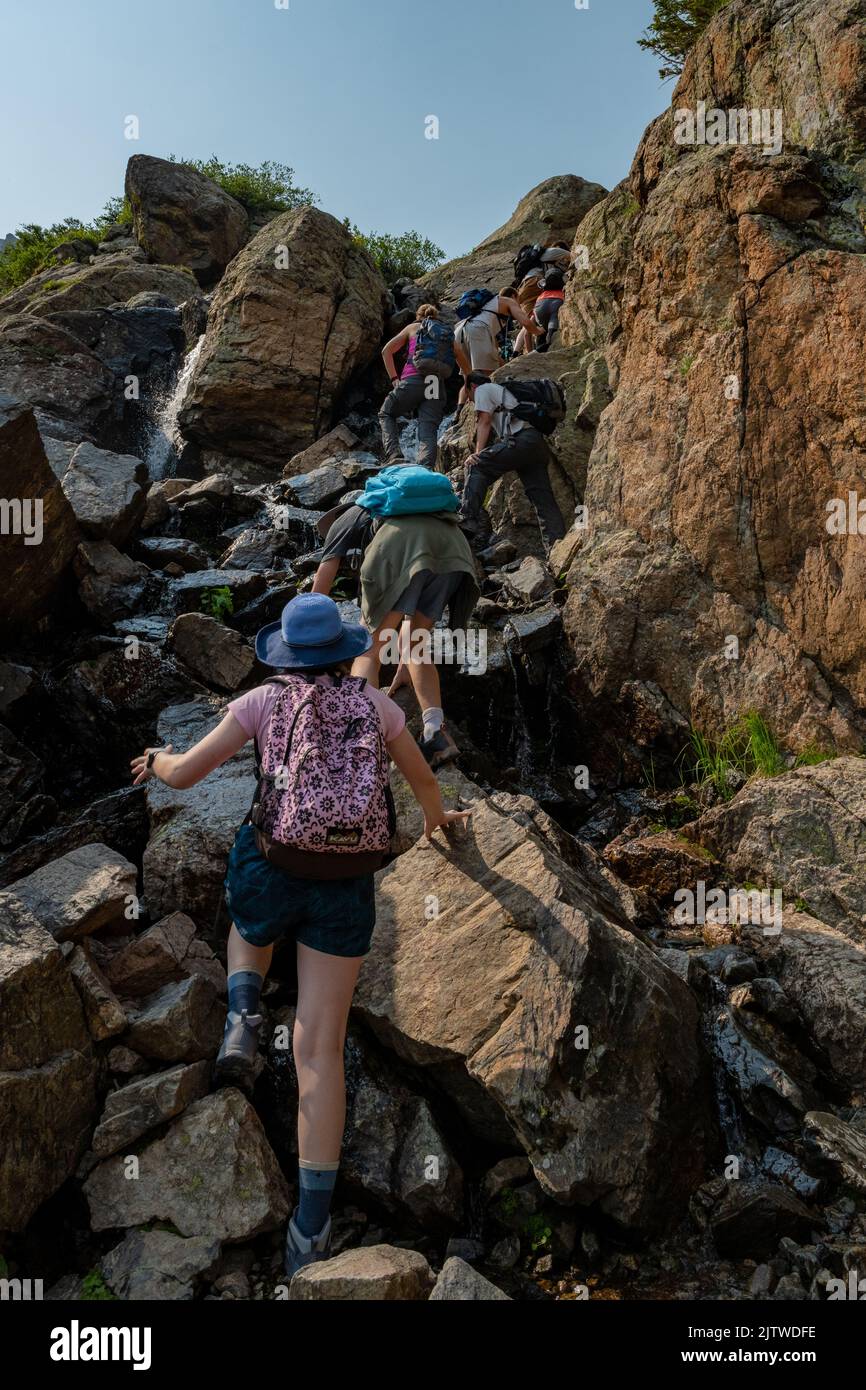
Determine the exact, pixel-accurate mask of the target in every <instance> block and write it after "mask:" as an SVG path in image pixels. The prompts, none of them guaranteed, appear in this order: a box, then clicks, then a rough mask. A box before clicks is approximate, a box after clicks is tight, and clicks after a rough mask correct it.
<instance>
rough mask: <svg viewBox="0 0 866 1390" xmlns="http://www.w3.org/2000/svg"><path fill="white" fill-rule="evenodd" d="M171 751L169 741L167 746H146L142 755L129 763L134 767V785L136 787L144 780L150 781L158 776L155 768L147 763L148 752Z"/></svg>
mask: <svg viewBox="0 0 866 1390" xmlns="http://www.w3.org/2000/svg"><path fill="white" fill-rule="evenodd" d="M170 752H171V744H170V743H169V744H168V745H167V746H166V747H165V748H145V750H144V752H143V753H142V754H141V756H140V757H138V758H133V759H132V760H131V762H130V764H129V765H130V767H131V769H132V777H133V782H132V785H133V786H134V787H138V786H140V785H141V783H142V782H149V781H150V779H151V778H152V777H155V776H156V773H155V772H154V771H153V768H150V767H148V765H147V755H148V753H170Z"/></svg>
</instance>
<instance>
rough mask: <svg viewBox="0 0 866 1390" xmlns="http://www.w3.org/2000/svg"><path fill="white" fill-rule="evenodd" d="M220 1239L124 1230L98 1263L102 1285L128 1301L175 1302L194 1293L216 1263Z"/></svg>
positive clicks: (188, 1297) (162, 1232)
mask: <svg viewBox="0 0 866 1390" xmlns="http://www.w3.org/2000/svg"><path fill="white" fill-rule="evenodd" d="M220 1249H221V1246H220V1242H219V1241H218V1240H214V1239H213V1238H212V1237H208V1236H190V1237H189V1238H188V1239H187V1240H184V1238H183V1237H182V1236H176V1235H172V1233H171V1231H128V1232H127V1234H126V1236H125V1237H124V1239H123V1240H122V1241H121V1243H120V1245H116V1246H115V1247H114V1249H113V1250H109V1252H108V1254H107V1255H103V1256H102V1259H101V1260H100V1262H99V1267H100V1269H101V1271H102V1274H103V1277H104V1279H105V1282H106V1284H107V1285H108V1287H109V1288H110V1289H111V1291H112V1293H114V1294H116V1296H117V1297H118V1298H121V1299H126V1300H129V1301H132V1302H138V1301H140V1300H145V1301H147V1302H153V1301H155V1300H158V1301H159V1302H164V1301H165V1300H172V1301H177V1300H179V1299H190V1298H192V1297H193V1296H194V1292H195V1285H196V1283H197V1282H198V1280H199V1279H200V1278H201V1276H202V1275H204V1274H207V1273H208V1272H209V1271H210V1270H211V1269H212V1268H213V1267H214V1266H215V1265H216V1263H217V1260H218V1259H219V1254H220Z"/></svg>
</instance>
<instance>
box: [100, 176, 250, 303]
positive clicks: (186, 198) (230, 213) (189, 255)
mask: <svg viewBox="0 0 866 1390" xmlns="http://www.w3.org/2000/svg"><path fill="white" fill-rule="evenodd" d="M126 196H127V198H128V199H129V203H130V206H131V208H132V217H133V227H134V229H135V237H136V240H137V241H138V244H139V246H141V247H143V248H144V250H145V251H146V252H147V254H148V256H149V257H150V259H151V260H153V261H159V262H161V263H162V264H163V265H182V266H188V267H189V269H190V270H192V271H193V272H194V273H195V275H196V276H197V277H198V279H199V281H200V282H201V283H202V284H212V283H213V282H214V281H215V280H218V279H219V277H220V276H221V275H222V273H223V271H224V270H225V268H226V266H227V265H228V263H229V261H230V260H231V259H232V257H233V256H236V255H237V253H238V251H240V249H241V247H242V246H243V245H244V244H245V242H246V241H247V239H248V237H249V234H250V224H249V218H248V216H247V213H246V210H245V209H244V208H243V207H242V206H241V204H240V203H239V202H238V201H237V199H236V198H233V197H232V196H231V194H229V193H226V192H225V191H224V189H222V188H220V186H219V184H218V183H214V181H213V179H209V178H207V177H206V175H204V174H200V173H199V172H198V170H197V169H193V168H191V167H190V166H189V165H188V164H173V163H172V162H171V161H170V160H168V159H156V158H154V156H153V155H148V154H134V155H133V156H132V158H131V159H130V161H129V163H128V165H127V166H126Z"/></svg>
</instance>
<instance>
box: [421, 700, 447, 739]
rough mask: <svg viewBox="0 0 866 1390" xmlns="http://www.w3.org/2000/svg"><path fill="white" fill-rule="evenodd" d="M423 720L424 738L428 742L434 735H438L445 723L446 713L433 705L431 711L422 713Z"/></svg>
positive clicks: (427, 710) (426, 710) (425, 710)
mask: <svg viewBox="0 0 866 1390" xmlns="http://www.w3.org/2000/svg"><path fill="white" fill-rule="evenodd" d="M421 718H422V719H423V721H424V734H423V737H424V739H425V740H426V739H428V738H432V737H433V735H434V734H438V732H439V730H440V729H441V728H442V725H443V723H444V722H445V712H444V710H441V709H439V708H438V706H436V705H432V706H431V708H430V709H424V710H422V711H421Z"/></svg>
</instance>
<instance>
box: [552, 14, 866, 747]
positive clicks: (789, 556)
mask: <svg viewBox="0 0 866 1390" xmlns="http://www.w3.org/2000/svg"><path fill="white" fill-rule="evenodd" d="M864 25H866V18H864V15H863V12H862V6H861V5H859V4H856V3H839V4H835V5H831V6H829V7H828V6H825V5H823V4H818V3H815V4H808V3H802V4H783V5H780V4H773V3H765V4H760V5H751V6H745V7H744V6H742V5H739V4H736V3H735V4H732V5H731V6H728V7H726V9H725V10H724V11H723V12H722V13H721V14H720V15H719V16H718V17H717V18H716V20H715V21H714V22H713V24H712V25H711V26H710V28H709V29H708V31H707V32H706V34H705V35H704V37H703V38H702V39H701V41H700V42H699V43H698V45H697V46H696V48H695V50H694V52H693V53H692V55H691V56H690V59H689V62H688V64H687V67H686V70H685V72H684V74H683V77H682V80H681V81H680V83H679V85H678V87H677V89H676V90H675V92H674V94H673V98H672V103H671V112H669V113H667V114H666V115H665V116H664V117H661V118H659V120H658V121H657V122H655V123H654V124H653V126H651V127H650V129H649V131H648V132H647V135H646V136H645V137H644V140H643V142H642V144H641V147H640V149H639V151H638V154H637V157H636V160H635V164H634V167H633V169H632V174H631V177H630V180H629V183H628V189H627V190H626V189H620V190H616V191H615V192H614V193H613V194H611V195H610V196H609V197H608V199H606V200H605V203H603V204H601V205H600V206H599V207H598V208H596V209H594V210H593V212H592V213H591V214H590V217H589V218H587V220H586V222H585V223H584V224H583V226H582V227H581V228H579V229H578V233H577V240H578V241H581V242H583V243H585V244H587V245H588V246H589V248H590V268H589V269H588V270H586V271H582V272H579V273H578V274H577V275H576V276H575V278H574V281H573V283H572V285H571V286H570V289H569V293H568V300H567V306H566V310H565V312H564V314H563V338H564V340H565V341H566V342H567V343H568V344H570V345H571V346H572V347H573V348H575V349H577V350H578V351H579V352H581V353H583V354H584V355H586V354H592V353H595V355H596V358H598V355H599V354H600V355H601V356H602V357H603V359H604V363H605V366H606V368H607V375H608V382H607V388H608V390H609V392H610V393H611V396H612V401H611V404H610V405H609V406H608V407H607V409H606V410H605V411H604V413H603V415H602V417H601V420H600V423H599V426H598V431H597V433H596V436H595V442H594V445H593V448H592V452H591V455H590V457H589V460H588V465H587V480H586V491H585V497H584V500H585V503H586V506H587V508H588V512H589V529H588V532H587V535H586V537H585V539H584V540H583V541H582V544H581V546H580V548H579V550H578V552H577V554H576V556H575V558H574V559H573V561H572V563H571V565H570V567H569V570H568V581H567V582H568V586H569V588H570V590H571V593H570V596H569V601H568V603H567V605H566V611H565V627H566V632H567V635H568V640H569V641H570V643H571V644H572V647H573V650H574V653H575V656H576V658H577V660H576V666H577V668H578V670H579V674H577V675H576V678H575V679H576V690H578V691H579V692H580V694H581V696H582V697H589V699H590V700H591V701H598V700H601V701H603V702H605V703H606V702H608V701H609V700H611V699H613V700H614V701H616V700H617V699H618V697H619V694H620V692H621V689H622V685H623V681H624V679H637V680H639V681H640V680H643V681H650V682H653V683H655V684H657V685H658V686H659V688H660V689H661V690H663V691H664V693H665V694H666V695H667V696H668V698H669V699H670V701H671V703H672V705H673V706H675V707H676V708H677V709H678V710H679V711H680V712H681V713H682V714H684V715H685V716H687V717H688V718H689V719H690V720H692V721H693V722H694V723H696V724H698V725H700V726H701V727H704V728H708V729H715V730H719V729H721V728H723V727H726V726H728V725H729V724H730V723H731V721H732V719H733V718H735V717H736V713H737V712H738V710H740V709H743V708H747V707H754V708H756V709H759V710H761V711H763V712H764V713H765V714H766V715H767V717H768V718H769V719H770V721H771V722H772V723H773V725H774V727H776V728H777V729H778V730H779V733H780V734H781V735H782V736H783V737H784V738H785V739H786V740H788V741H789V743H790V746H791V747H793V748H802V747H804V746H805V745H806V744H808V743H810V742H817V743H820V744H822V745H824V746H828V747H838V748H844V749H857V748H859V747H860V743H861V739H862V733H863V723H862V715H861V712H860V711H861V710H862V707H863V705H864V667H863V652H864V631H863V627H862V612H861V611H860V605H857V604H856V603H854V602H853V601H852V597H853V595H854V594H855V593H857V592H859V591H860V590H861V589H862V584H863V579H864V563H866V561H864V551H863V546H862V539H861V537H860V536H859V535H850V534H845V535H838V536H830V535H828V532H827V529H826V524H825V523H826V521H827V516H828V512H827V506H828V503H830V501H831V499H834V498H843V499H844V498H847V496H848V493H849V490H854V491H856V490H857V489H858V488H859V490H860V493H861V494H862V492H863V472H862V460H861V458H860V454H859V450H858V446H857V443H856V440H857V439H858V437H859V435H860V434H861V433H862V430H863V423H864V422H863V405H862V392H861V387H860V371H859V364H858V363H857V362H856V361H855V360H854V359H853V357H852V354H851V353H850V352H849V350H848V345H850V344H853V343H854V342H857V341H859V340H860V338H861V337H862V334H863V328H864V324H863V317H862V314H863V310H862V306H863V302H864V301H863V288H864V278H863V277H864V261H863V252H864V250H866V236H864V216H866V195H864V183H863V176H862V172H861V169H860V166H856V165H852V164H845V163H841V162H839V156H841V155H843V154H845V153H846V152H851V151H853V154H856V153H857V151H858V149H859V145H858V140H859V139H860V136H861V134H862V101H861V100H860V98H861V97H862V81H863V77H862V57H860V58H858V62H857V63H856V64H853V66H852V59H853V57H854V55H861V54H862V41H863V37H864V34H866V28H864ZM824 78H826V82H827V85H826V86H825V85H824V81H823V79H824ZM828 91H832V93H833V95H832V97H827V96H826V95H823V94H825V93H826V92H828ZM699 100H700V101H703V102H705V103H706V106H707V108H721V109H724V110H727V109H728V108H740V107H752V106H755V107H767V108H772V109H774V108H776V107H777V106H778V108H779V110H780V112H781V117H782V128H783V130H784V149H783V151H782V152H781V153H780V154H777V155H774V156H770V157H768V156H767V155H766V154H765V153H764V152H763V151H762V149H761V148H755V147H754V146H751V145H749V146H741V147H737V148H732V147H720V146H702V147H688V146H682V145H678V144H676V143H675V141H674V133H675V113H676V111H677V110H679V109H681V108H689V107H690V106H692V107H694V106H696V104H697V102H698V101H699ZM825 152H830V154H832V155H833V156H835V157H834V158H831V157H829V155H828V153H825ZM599 282H601V284H599ZM599 311H601V312H599ZM600 328H601V337H602V340H601V341H600V334H599V329H600ZM605 338H606V340H605ZM729 638H736V644H733V643H731V642H730V641H728V640H727V639H729ZM732 651H736V653H737V654H736V655H735V656H733V657H732V656H731V654H730V653H731V652H732Z"/></svg>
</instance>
